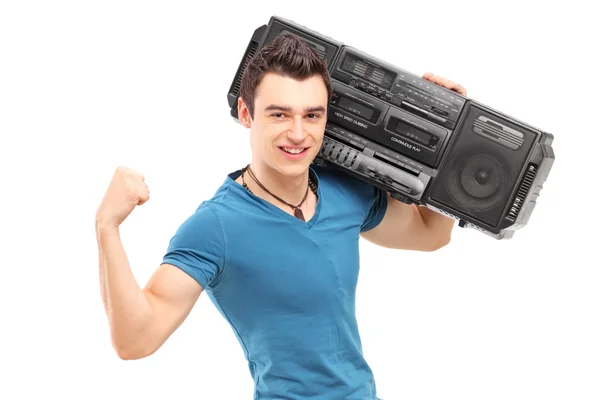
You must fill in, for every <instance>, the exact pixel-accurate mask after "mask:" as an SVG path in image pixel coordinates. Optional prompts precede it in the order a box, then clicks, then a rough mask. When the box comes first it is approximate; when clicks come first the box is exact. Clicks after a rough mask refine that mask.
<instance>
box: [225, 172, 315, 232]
mask: <svg viewBox="0 0 600 400" xmlns="http://www.w3.org/2000/svg"><path fill="white" fill-rule="evenodd" d="M241 173H242V170H241V169H238V170H236V171H234V172H231V173H230V174H228V175H227V178H226V181H227V184H228V185H229V187H230V188H232V189H233V190H236V191H237V192H238V193H239V194H240V195H243V196H248V199H251V200H252V201H254V202H256V203H257V204H258V205H259V206H261V207H262V208H264V209H265V210H266V211H268V212H270V213H272V214H274V215H277V216H279V217H280V218H284V219H286V220H288V221H289V222H290V223H293V224H297V225H299V226H303V227H305V228H306V229H312V227H313V226H314V225H315V224H316V223H317V221H318V220H319V215H320V214H321V207H322V205H323V191H322V188H321V184H320V183H321V182H320V181H319V176H318V175H317V173H316V172H315V170H314V169H313V168H312V167H309V174H310V176H311V177H312V178H313V180H314V181H315V182H316V184H317V206H316V207H315V212H314V214H313V216H312V217H311V218H310V219H309V220H308V221H302V220H301V219H299V218H296V217H295V216H293V215H291V214H289V213H287V212H285V211H283V210H282V209H281V208H279V207H277V206H276V205H274V204H272V203H270V202H268V201H267V200H265V199H263V198H262V197H258V196H257V195H255V194H254V193H251V192H249V191H248V190H247V189H245V188H244V187H243V186H242V185H241V184H239V183H237V182H236V181H235V180H236V179H237V178H238V177H239V176H240V175H241Z"/></svg>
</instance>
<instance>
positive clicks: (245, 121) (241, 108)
mask: <svg viewBox="0 0 600 400" xmlns="http://www.w3.org/2000/svg"><path fill="white" fill-rule="evenodd" d="M238 119H239V120H240V123H241V124H242V125H243V126H245V127H246V128H250V125H251V122H252V119H251V118H250V111H248V107H246V102H245V101H244V100H243V99H242V98H241V97H240V98H239V99H238Z"/></svg>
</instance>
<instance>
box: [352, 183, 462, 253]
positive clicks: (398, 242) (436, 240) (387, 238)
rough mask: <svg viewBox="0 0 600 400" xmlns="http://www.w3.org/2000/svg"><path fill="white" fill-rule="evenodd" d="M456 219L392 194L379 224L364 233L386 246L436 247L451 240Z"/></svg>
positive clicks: (373, 240)
mask: <svg viewBox="0 0 600 400" xmlns="http://www.w3.org/2000/svg"><path fill="white" fill-rule="evenodd" d="M453 227H454V220H453V219H452V218H449V217H446V216H444V215H441V214H439V213H436V212H435V211H432V210H429V209H427V208H425V207H419V206H416V205H414V204H413V205H407V204H404V203H402V202H400V201H398V200H395V199H393V198H392V197H391V196H389V195H388V208H387V210H386V212H385V216H384V217H383V220H382V221H381V223H379V225H377V226H376V227H375V228H373V229H371V230H370V231H367V232H364V233H362V234H361V236H362V237H363V238H365V239H366V240H368V241H370V242H372V243H374V244H377V245H379V246H382V247H387V248H393V249H404V250H419V251H434V250H437V249H439V248H441V247H443V246H445V245H446V244H448V242H449V241H450V237H451V233H452V229H453Z"/></svg>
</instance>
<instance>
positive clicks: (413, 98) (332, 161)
mask: <svg viewBox="0 0 600 400" xmlns="http://www.w3.org/2000/svg"><path fill="white" fill-rule="evenodd" d="M281 33H291V34H295V35H297V36H298V37H300V38H301V39H303V40H304V41H305V42H306V43H308V44H309V45H310V46H311V47H312V48H313V49H314V50H315V51H316V52H317V53H318V54H319V55H320V56H321V57H322V59H324V61H325V62H326V64H327V67H328V70H329V73H330V75H331V79H332V85H333V93H332V97H331V101H330V104H329V107H328V114H327V125H326V129H325V136H324V139H323V145H322V147H321V149H320V152H319V154H318V156H317V157H316V158H315V160H314V161H313V162H314V163H315V164H319V165H322V166H326V167H331V168H339V169H341V170H343V171H344V172H345V173H347V174H350V175H352V176H354V177H355V178H357V179H362V180H364V181H366V182H369V183H370V184H372V185H374V186H377V187H380V188H382V189H384V190H386V191H387V192H389V193H390V195H391V196H392V197H393V198H395V199H397V200H399V201H402V202H404V203H407V204H413V203H414V204H418V205H421V206H426V207H428V208H430V209H432V210H435V211H436V212H439V213H442V214H444V215H447V216H449V217H452V218H454V219H455V220H458V221H459V226H460V227H463V228H475V229H477V230H479V231H481V232H483V233H485V234H487V235H489V236H491V237H494V238H496V239H506V238H511V237H512V236H513V234H514V232H515V231H516V230H517V229H519V228H522V227H523V226H525V225H526V224H527V222H528V220H529V217H530V216H531V214H532V212H533V209H534V207H535V205H536V201H537V199H538V197H539V194H540V191H541V189H542V185H543V183H544V182H545V181H546V179H547V177H548V174H549V173H550V170H551V168H552V165H553V162H554V152H553V149H552V141H553V139H554V136H553V135H552V134H550V133H547V132H544V131H542V130H540V129H536V128H534V127H533V126H531V125H529V124H526V123H524V122H522V121H518V120H516V119H515V118H511V117H510V116H508V115H506V114H504V113H502V112H500V111H497V110H494V109H492V108H490V107H488V106H486V105H484V104H482V103H480V102H477V101H475V100H473V99H470V98H468V97H466V96H462V95H460V94H459V93H457V92H454V91H452V90H449V89H446V88H444V87H442V86H440V85H436V84H434V83H432V82H430V81H428V80H426V79H423V78H421V77H420V76H418V75H415V74H413V73H410V72H408V71H405V70H403V69H401V68H399V67H396V66H394V65H391V64H389V63H387V62H384V61H382V60H380V59H378V58H376V57H373V56H370V55H369V54H366V53H365V52H363V51H360V50H358V49H356V48H354V47H351V46H349V45H346V44H344V43H341V42H338V41H336V40H334V39H332V38H330V37H328V36H324V35H322V34H320V33H318V32H315V31H313V30H311V29H308V28H307V27H305V26H302V25H299V24H297V23H294V22H293V21H289V20H287V19H284V18H280V17H276V16H273V17H271V19H270V21H269V23H268V24H266V25H262V26H260V27H258V28H257V29H256V30H255V31H254V34H253V35H252V37H251V39H250V41H249V44H248V46H247V48H246V51H245V54H244V55H243V57H242V59H241V61H240V65H239V67H238V69H237V71H236V75H235V77H234V79H233V82H232V84H231V87H230V89H229V92H228V103H229V107H230V109H231V112H230V113H231V116H232V117H233V118H234V119H235V120H237V100H238V97H239V91H240V84H241V79H242V75H243V73H244V70H245V67H246V65H247V64H248V62H249V61H250V60H251V58H252V57H253V56H254V54H256V52H257V51H258V50H259V49H260V48H262V47H263V46H264V45H266V44H268V43H270V42H271V41H272V40H273V39H274V38H275V37H276V36H277V35H279V34H281Z"/></svg>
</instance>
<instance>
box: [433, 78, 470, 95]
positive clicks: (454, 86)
mask: <svg viewBox="0 0 600 400" xmlns="http://www.w3.org/2000/svg"><path fill="white" fill-rule="evenodd" d="M429 80H430V81H431V82H434V83H436V84H438V85H440V86H443V87H445V88H447V89H450V90H452V91H455V92H457V93H460V94H462V95H466V94H467V89H465V88H464V87H463V86H462V85H459V84H458V83H456V82H454V81H451V80H450V79H446V78H444V77H442V76H437V75H434V76H431V77H430V78H429Z"/></svg>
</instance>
